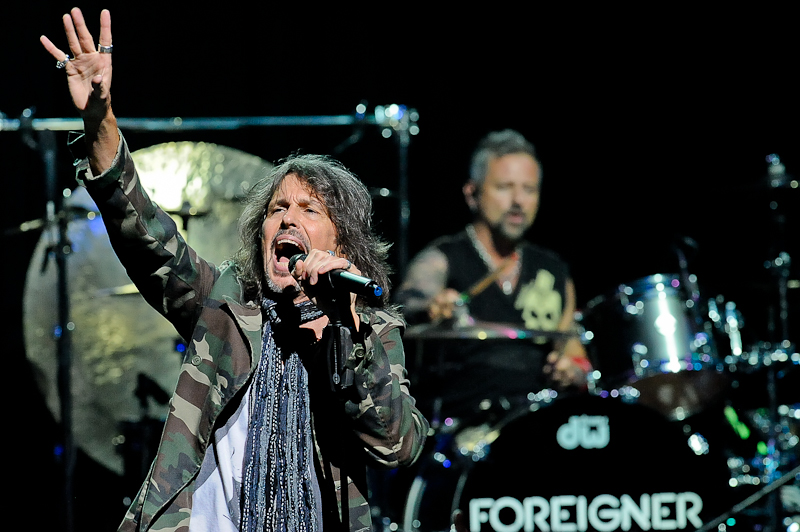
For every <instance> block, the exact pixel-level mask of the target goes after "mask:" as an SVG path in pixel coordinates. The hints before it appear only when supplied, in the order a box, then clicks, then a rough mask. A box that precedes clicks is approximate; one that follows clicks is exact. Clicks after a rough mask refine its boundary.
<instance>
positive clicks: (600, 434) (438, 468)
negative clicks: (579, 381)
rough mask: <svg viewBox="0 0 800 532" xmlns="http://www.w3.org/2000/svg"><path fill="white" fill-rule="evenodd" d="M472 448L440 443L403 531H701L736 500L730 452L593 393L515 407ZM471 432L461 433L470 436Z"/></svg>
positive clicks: (416, 487)
mask: <svg viewBox="0 0 800 532" xmlns="http://www.w3.org/2000/svg"><path fill="white" fill-rule="evenodd" d="M484 436H485V437H484V441H483V442H482V443H479V444H474V443H472V444H471V445H470V448H471V451H470V452H468V453H466V455H465V454H464V453H462V451H460V450H459V449H458V447H459V445H458V443H457V442H458V441H459V438H458V435H456V437H454V438H452V441H451V442H450V444H448V447H449V449H442V450H438V451H436V452H434V453H433V455H432V456H430V457H428V459H427V460H426V462H425V463H424V464H423V465H422V466H421V468H420V472H419V475H418V476H417V477H416V478H415V480H414V482H413V483H412V486H411V488H410V490H409V494H408V499H407V503H406V507H405V511H404V516H403V521H404V522H403V529H404V530H405V531H406V532H409V531H425V532H427V531H433V530H451V524H452V523H453V515H454V513H459V512H460V518H459V519H458V520H457V523H456V525H457V526H456V529H457V530H461V529H463V530H470V531H473V532H478V531H485V530H497V531H503V532H516V531H519V530H526V531H528V530H545V531H546V530H564V531H567V530H569V531H573V532H586V531H598V532H600V531H610V530H656V529H658V530H689V529H691V530H694V529H696V528H699V527H700V526H701V525H702V523H703V522H706V521H708V520H711V519H713V518H714V517H716V516H717V515H719V512H720V511H724V510H725V508H728V507H730V504H729V503H730V501H729V500H728V499H729V498H730V496H729V495H727V494H726V492H727V491H728V479H729V472H728V470H727V467H726V464H725V461H724V459H720V458H719V457H716V456H714V455H713V454H702V452H701V454H697V453H696V452H695V451H693V450H692V449H691V448H690V446H689V443H688V442H689V435H685V434H684V433H683V428H682V426H681V425H679V424H674V423H672V422H669V421H668V420H667V419H665V418H664V417H663V416H661V415H659V414H657V413H656V412H654V411H653V410H652V409H650V408H647V407H644V406H641V405H636V404H628V403H624V402H622V401H620V400H618V399H612V398H601V397H597V396H592V395H584V396H577V397H571V398H564V399H557V400H556V401H555V402H553V403H551V404H549V405H547V406H543V407H541V408H539V409H538V410H536V411H534V412H527V413H523V414H521V415H517V416H515V417H513V418H511V419H509V420H508V421H507V422H505V423H504V424H503V425H502V426H500V427H498V428H496V429H495V430H489V431H485V434H484ZM462 439H463V438H462Z"/></svg>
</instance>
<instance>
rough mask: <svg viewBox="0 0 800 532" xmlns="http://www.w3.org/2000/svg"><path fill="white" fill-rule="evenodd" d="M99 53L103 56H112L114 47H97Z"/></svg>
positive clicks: (99, 45) (100, 45) (110, 45)
mask: <svg viewBox="0 0 800 532" xmlns="http://www.w3.org/2000/svg"><path fill="white" fill-rule="evenodd" d="M97 51H98V52H100V53H101V54H110V53H112V52H113V51H114V45H113V44H109V45H108V46H104V45H102V44H98V45H97Z"/></svg>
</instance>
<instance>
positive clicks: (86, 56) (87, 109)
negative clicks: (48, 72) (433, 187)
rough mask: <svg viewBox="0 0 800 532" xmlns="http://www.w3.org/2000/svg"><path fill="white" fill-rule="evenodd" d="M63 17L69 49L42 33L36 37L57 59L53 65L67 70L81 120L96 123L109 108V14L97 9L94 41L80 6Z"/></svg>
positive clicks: (107, 112) (110, 44) (105, 10)
mask: <svg viewBox="0 0 800 532" xmlns="http://www.w3.org/2000/svg"><path fill="white" fill-rule="evenodd" d="M63 21H64V31H65V33H66V37H67V45H68V47H69V51H68V52H64V51H62V50H61V49H60V48H59V47H57V46H56V45H55V44H53V42H52V41H51V40H50V39H48V38H47V37H46V36H44V35H42V36H41V38H40V39H39V40H40V41H41V43H42V45H44V47H45V49H46V50H47V51H48V52H49V53H50V55H52V56H53V58H55V59H56V61H57V63H56V66H57V67H58V68H63V69H64V70H65V71H66V73H67V83H68V86H69V91H70V94H71V96H72V101H73V103H74V104H75V107H76V108H77V109H78V111H79V112H80V114H81V116H82V117H83V119H84V123H87V122H89V123H91V122H97V123H99V122H100V121H102V120H103V119H104V118H105V117H106V116H107V114H109V111H110V109H111V49H112V42H111V14H110V13H109V11H108V10H107V9H104V10H103V11H102V12H101V13H100V36H99V39H98V42H97V44H95V41H94V38H93V37H92V34H91V33H90V32H89V29H88V28H87V27H86V21H85V20H84V18H83V13H81V10H80V9H78V8H77V7H76V8H73V9H72V11H70V13H69V14H68V15H64V17H63Z"/></svg>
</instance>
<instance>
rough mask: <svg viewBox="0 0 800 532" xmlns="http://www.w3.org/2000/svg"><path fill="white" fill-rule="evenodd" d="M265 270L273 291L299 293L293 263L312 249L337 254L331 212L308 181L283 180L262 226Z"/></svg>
mask: <svg viewBox="0 0 800 532" xmlns="http://www.w3.org/2000/svg"><path fill="white" fill-rule="evenodd" d="M262 235H263V236H262V250H263V253H264V268H265V269H266V274H267V281H268V284H269V287H270V289H272V290H273V291H275V292H284V291H286V290H287V289H290V290H291V291H296V290H298V289H299V287H298V285H297V282H296V281H295V280H294V278H293V277H292V275H291V273H290V271H289V259H290V258H291V257H292V255H296V254H298V253H308V252H309V251H311V250H312V249H322V250H331V251H334V252H335V251H336V227H335V226H334V225H333V221H332V220H331V218H330V217H329V215H328V209H327V208H326V206H325V205H324V204H323V203H322V201H321V200H320V199H319V198H318V197H317V196H316V195H315V194H314V191H313V190H311V188H310V187H309V186H308V185H307V184H306V182H305V181H303V180H302V179H300V178H298V177H297V176H296V175H294V174H289V175H287V176H286V178H285V179H284V180H283V182H282V183H281V185H280V188H279V189H278V191H277V192H276V194H275V196H274V197H273V198H272V201H271V202H270V204H269V206H268V207H267V213H266V218H265V219H264V223H263V225H262Z"/></svg>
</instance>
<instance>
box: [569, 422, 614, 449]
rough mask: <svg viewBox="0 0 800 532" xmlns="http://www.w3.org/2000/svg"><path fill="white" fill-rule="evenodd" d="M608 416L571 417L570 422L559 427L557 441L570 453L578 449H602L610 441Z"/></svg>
mask: <svg viewBox="0 0 800 532" xmlns="http://www.w3.org/2000/svg"><path fill="white" fill-rule="evenodd" d="M610 436H611V435H610V430H609V427H608V418H607V417H606V416H587V415H585V414H582V415H580V416H570V418H569V421H567V422H566V423H564V424H563V425H561V426H560V427H558V432H557V433H556V441H557V442H558V444H559V445H560V446H561V447H562V448H564V449H567V450H568V451H571V450H572V449H575V448H577V447H583V448H584V449H602V448H603V447H605V446H606V445H608V442H609V439H610Z"/></svg>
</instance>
